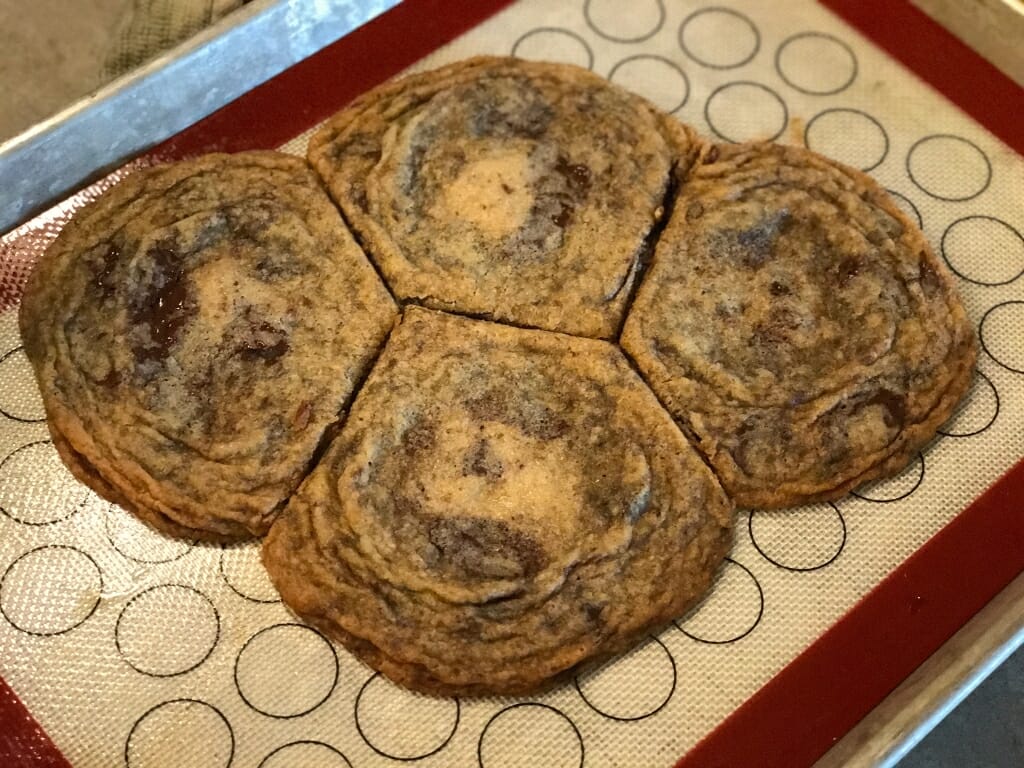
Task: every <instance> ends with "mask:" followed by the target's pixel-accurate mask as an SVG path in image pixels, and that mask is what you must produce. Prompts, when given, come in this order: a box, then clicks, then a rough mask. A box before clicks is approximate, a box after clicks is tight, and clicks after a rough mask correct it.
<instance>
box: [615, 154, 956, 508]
mask: <svg viewBox="0 0 1024 768" xmlns="http://www.w3.org/2000/svg"><path fill="white" fill-rule="evenodd" d="M621 341H622V345H623V347H624V348H625V349H626V350H627V352H629V353H630V354H631V355H632V356H633V358H634V359H635V360H636V361H637V363H638V365H639V367H640V368H641V370H642V371H643V372H644V374H645V377H646V378H647V380H648V381H649V383H650V384H651V386H652V387H653V388H654V390H655V392H657V393H658V395H659V397H660V398H661V399H662V401H663V402H664V403H665V404H666V406H667V407H668V408H669V410H670V411H671V412H672V414H673V415H674V416H675V417H676V418H677V419H678V420H679V422H680V423H681V424H682V425H683V426H684V428H685V429H686V430H687V431H688V432H689V433H690V434H691V435H692V436H693V438H694V439H695V441H696V443H697V446H698V447H699V449H700V450H701V451H702V453H704V455H705V456H706V457H707V459H708V460H709V462H710V463H711V465H712V466H713V467H714V468H715V470H716V472H717V473H718V475H719V477H720V478H721V480H722V484H723V485H724V486H725V489H726V491H727V492H728V493H729V494H730V495H731V496H732V498H733V499H734V500H735V502H736V503H737V505H739V506H751V507H780V506H787V505H792V504H799V503H804V502H809V501H814V500H824V499H832V498H837V497H839V496H841V495H843V494H845V493H846V492H847V491H849V490H850V489H852V488H854V487H856V486H857V485H859V484H861V483H862V482H864V481H866V480H869V479H872V478H875V477H879V476H885V475H888V474H892V473H895V472H897V471H899V470H900V469H901V468H902V467H903V466H904V465H905V464H906V463H907V461H909V459H910V458H911V457H913V456H914V455H915V454H916V453H917V451H918V450H919V449H920V448H921V447H922V446H923V445H924V444H925V443H927V442H928V441H929V440H930V439H931V438H932V437H933V436H934V434H935V431H936V430H937V428H938V427H939V426H940V425H941V424H942V423H943V422H944V421H946V419H948V418H949V416H950V414H951V413H952V411H953V409H954V407H955V406H956V404H957V402H958V401H959V400H960V398H961V397H962V395H963V393H964V392H965V391H966V389H967V387H968V386H969V384H970V380H971V376H972V373H973V367H974V362H975V357H976V351H975V340H974V334H973V330H972V328H971V326H970V324H969V322H968V320H967V317H966V314H965V312H964V309H963V306H962V305H961V303H960V300H959V298H958V297H957V295H956V293H955V291H954V289H953V285H952V280H951V278H950V275H949V273H948V271H947V270H946V268H945V267H944V266H943V265H942V264H941V263H940V262H939V260H938V259H937V258H936V257H935V254H934V253H933V252H932V249H931V248H930V246H929V245H928V243H927V241H926V240H925V239H924V236H923V235H922V234H921V232H920V231H919V230H918V229H917V228H916V227H915V226H914V225H913V224H912V223H910V221H909V220H908V219H907V217H906V216H905V215H904V214H903V213H902V212H901V211H900V210H899V208H898V207H897V206H896V205H895V203H893V201H892V200H891V199H890V198H889V196H888V194H886V193H885V191H884V190H882V189H881V188H880V187H879V186H878V185H877V184H876V183H875V182H874V181H872V180H871V179H870V178H869V177H867V176H866V175H864V174H863V173H860V172H858V171H854V170H852V169H849V168H846V167H844V166H841V165H839V164H836V163H833V162H831V161H829V160H827V159H825V158H823V157H821V156H820V155H816V154H814V153H812V152H809V151H807V150H804V149H801V148H796V147H784V146H780V145H774V144H748V145H733V146H725V145H723V146H713V147H709V148H706V149H705V150H704V151H703V153H702V155H701V157H700V158H699V159H698V160H697V162H696V164H695V165H694V168H693V172H692V173H691V175H690V177H689V178H688V179H687V181H686V183H685V185H684V186H683V187H682V191H681V193H680V195H679V197H678V198H677V201H676V206H675V209H674V212H673V216H672V219H671V221H670V222H669V223H668V225H667V227H666V229H665V231H664V233H663V235H662V237H661V239H660V241H659V243H658V246H657V249H656V251H655V255H654V260H653V262H652V265H651V268H650V271H649V273H648V274H647V276H646V277H645V280H644V283H643V284H642V285H641V287H640V289H639V291H638V292H637V299H636V302H635V304H634V306H633V307H632V309H631V310H630V314H629V316H628V317H627V319H626V323H625V327H624V332H623V335H622V339H621Z"/></svg>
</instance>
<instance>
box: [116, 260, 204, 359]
mask: <svg viewBox="0 0 1024 768" xmlns="http://www.w3.org/2000/svg"><path fill="white" fill-rule="evenodd" d="M146 256H147V257H148V259H149V260H150V261H151V262H152V265H153V273H152V276H151V277H150V282H149V285H148V286H147V287H146V288H145V289H144V290H142V291H141V292H140V293H139V294H138V297H137V299H136V300H135V302H134V304H133V306H132V307H131V308H130V313H129V314H130V315H131V319H132V323H133V324H134V325H136V326H145V327H147V328H148V329H149V339H148V340H146V339H145V338H139V337H137V338H136V343H134V344H133V349H132V352H133V353H134V354H135V358H136V360H138V361H139V362H148V361H158V360H163V359H164V358H166V357H167V355H168V354H169V353H170V350H171V347H172V346H174V344H175V343H177V341H178V336H179V334H180V333H181V329H182V327H183V326H184V325H185V321H186V320H187V319H188V315H189V311H190V304H191V301H190V297H189V293H188V280H187V276H186V273H185V270H184V269H183V267H182V263H181V257H180V256H179V255H178V254H177V253H175V251H174V250H173V249H172V248H171V247H169V246H167V245H157V246H154V247H153V248H151V249H150V250H149V251H148V252H147V254H146Z"/></svg>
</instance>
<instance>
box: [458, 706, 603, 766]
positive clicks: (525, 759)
mask: <svg viewBox="0 0 1024 768" xmlns="http://www.w3.org/2000/svg"><path fill="white" fill-rule="evenodd" d="M476 754H477V760H478V761H479V762H480V766H481V768H538V766H544V768H582V766H583V736H582V735H581V734H580V729H579V728H577V727H576V723H574V722H573V721H572V720H570V719H569V717H568V716H567V715H566V714H565V713H564V712H562V711H561V710H560V709H556V708H555V707H552V706H551V705H549V704H541V703H539V702H534V701H524V702H522V703H520V704H512V705H511V706H508V707H505V708H504V709H502V710H501V711H499V712H498V713H497V714H495V715H493V716H492V717H491V719H490V720H488V721H487V725H485V726H484V729H483V731H482V732H481V733H480V741H478V742H477V747H476Z"/></svg>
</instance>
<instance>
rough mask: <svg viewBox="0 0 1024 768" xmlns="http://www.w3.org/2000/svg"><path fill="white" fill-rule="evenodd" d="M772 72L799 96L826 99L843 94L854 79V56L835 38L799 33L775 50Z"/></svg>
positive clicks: (846, 46) (855, 66) (855, 68)
mask: <svg viewBox="0 0 1024 768" xmlns="http://www.w3.org/2000/svg"><path fill="white" fill-rule="evenodd" d="M775 69H776V71H778V73H779V77H781V78H782V79H783V80H785V81H786V83H787V84H788V85H790V86H792V87H793V88H796V89H797V90H798V91H800V92H801V93H809V94H811V95H814V96H829V95H831V94H834V93H839V92H840V91H845V90H846V89H847V88H849V87H850V86H851V85H852V84H853V81H854V80H856V79H857V57H856V56H855V55H854V53H853V49H852V48H850V46H848V45H847V44H846V43H844V42H843V41H842V40H840V39H839V38H837V37H833V36H832V35H826V34H825V33H823V32H801V33H800V34H797V35H793V36H792V37H788V38H786V39H785V40H783V41H782V45H780V46H779V47H778V49H777V50H776V51H775Z"/></svg>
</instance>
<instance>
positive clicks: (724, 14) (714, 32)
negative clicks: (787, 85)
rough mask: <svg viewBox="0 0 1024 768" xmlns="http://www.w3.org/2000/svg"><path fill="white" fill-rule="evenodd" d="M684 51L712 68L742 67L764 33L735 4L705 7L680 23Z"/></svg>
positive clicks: (681, 43) (758, 47) (680, 45)
mask: <svg viewBox="0 0 1024 768" xmlns="http://www.w3.org/2000/svg"><path fill="white" fill-rule="evenodd" d="M679 47H680V48H682V49H683V53H685V54H686V55H687V56H689V57H690V58H691V59H693V60H694V61H696V62H697V63H698V64H702V65H703V66H705V67H711V68H712V69H733V68H735V67H742V66H743V65H744V64H746V63H748V62H749V61H750V60H751V59H753V58H754V57H755V56H756V55H757V52H758V51H759V50H760V48H761V33H760V32H758V30H757V26H755V24H754V22H752V21H751V20H750V19H749V18H747V17H746V16H744V15H743V14H742V13H740V12H739V11H734V10H733V9H732V8H702V9H701V10H699V11H695V12H694V13H691V14H690V15H689V16H687V17H686V18H685V19H684V20H683V23H682V24H681V25H680V26H679Z"/></svg>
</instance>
